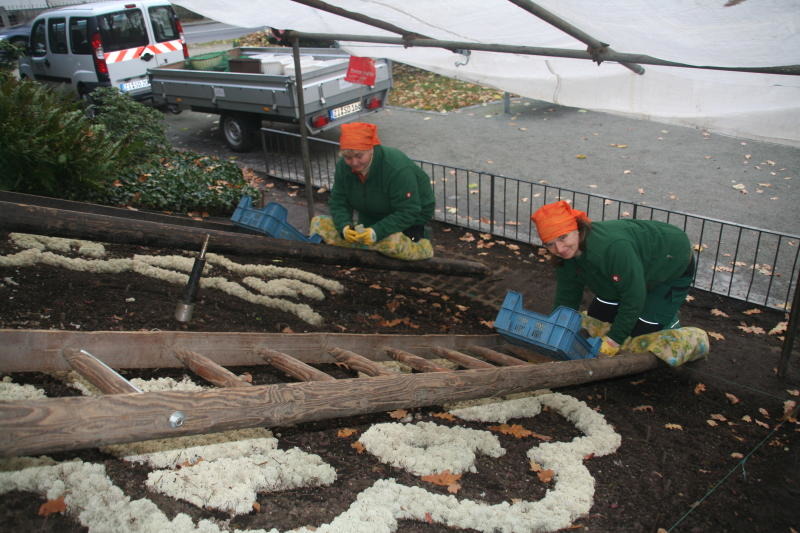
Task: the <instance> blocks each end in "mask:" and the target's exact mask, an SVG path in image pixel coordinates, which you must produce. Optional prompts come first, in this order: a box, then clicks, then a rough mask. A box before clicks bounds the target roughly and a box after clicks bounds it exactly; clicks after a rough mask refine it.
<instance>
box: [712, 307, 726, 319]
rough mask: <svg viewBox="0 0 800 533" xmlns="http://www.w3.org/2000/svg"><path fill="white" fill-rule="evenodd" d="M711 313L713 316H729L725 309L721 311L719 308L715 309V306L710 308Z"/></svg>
mask: <svg viewBox="0 0 800 533" xmlns="http://www.w3.org/2000/svg"><path fill="white" fill-rule="evenodd" d="M711 314H712V315H714V316H721V317H725V318H730V317H729V316H728V314H727V313H726V312H725V311H721V310H719V309H716V308H714V309H712V310H711Z"/></svg>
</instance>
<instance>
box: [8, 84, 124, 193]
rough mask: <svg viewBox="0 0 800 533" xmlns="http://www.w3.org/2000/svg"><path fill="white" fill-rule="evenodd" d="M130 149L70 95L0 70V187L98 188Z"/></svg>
mask: <svg viewBox="0 0 800 533" xmlns="http://www.w3.org/2000/svg"><path fill="white" fill-rule="evenodd" d="M129 154H130V151H129V149H128V147H127V146H126V145H125V143H123V142H120V141H116V140H114V139H113V138H111V137H110V136H109V135H108V134H107V132H106V130H105V128H104V127H103V126H101V125H96V124H92V123H91V122H90V121H89V119H87V118H86V116H85V114H84V112H83V110H82V109H81V108H80V106H79V105H78V103H77V101H75V100H74V99H72V98H71V97H68V96H65V95H63V94H60V93H57V92H55V91H52V90H50V89H49V88H48V87H47V86H45V85H41V84H39V83H36V82H32V81H24V80H23V81H19V80H17V79H15V78H14V77H13V76H11V75H0V169H2V170H0V188H2V189H7V190H12V191H19V192H25V193H31V194H40V195H45V196H58V197H62V198H71V199H78V198H80V197H82V196H84V195H87V194H94V193H97V191H99V190H102V189H103V188H104V187H105V185H106V184H107V183H109V182H110V181H111V180H113V177H114V176H116V175H117V174H118V173H119V171H120V169H121V168H122V166H124V164H126V163H127V162H128V161H129Z"/></svg>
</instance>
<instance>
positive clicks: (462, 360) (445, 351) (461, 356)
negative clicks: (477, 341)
mask: <svg viewBox="0 0 800 533" xmlns="http://www.w3.org/2000/svg"><path fill="white" fill-rule="evenodd" d="M431 351H432V352H433V353H435V354H437V355H441V356H442V357H444V358H445V359H449V360H450V361H453V362H454V363H458V364H459V365H461V366H463V367H464V368H494V365H493V364H491V363H487V362H486V361H481V360H480V359H476V358H474V357H472V356H471V355H467V354H465V353H461V352H459V351H456V350H451V349H449V348H442V347H441V346H434V347H433V348H431Z"/></svg>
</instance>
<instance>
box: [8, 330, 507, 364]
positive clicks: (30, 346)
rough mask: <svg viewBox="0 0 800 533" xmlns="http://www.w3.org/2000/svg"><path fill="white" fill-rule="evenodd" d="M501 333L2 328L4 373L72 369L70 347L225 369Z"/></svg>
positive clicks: (469, 341)
mask: <svg viewBox="0 0 800 533" xmlns="http://www.w3.org/2000/svg"><path fill="white" fill-rule="evenodd" d="M500 342H502V339H501V337H499V336H498V335H385V334H378V335H367V334H354V333H289V334H287V333H223V332H213V333H211V332H190V331H57V330H30V329H0V372H6V373H7V372H58V371H64V370H70V368H71V367H70V366H69V364H67V362H66V361H65V360H64V358H63V357H62V355H61V354H62V351H63V350H64V349H65V348H84V349H86V350H87V351H89V352H92V353H97V354H103V361H104V362H105V363H106V364H107V365H108V366H110V367H112V368H115V369H122V368H179V367H181V366H182V365H181V363H180V361H178V360H177V359H175V357H173V355H172V350H174V349H175V348H181V349H185V350H190V351H194V352H199V353H209V354H214V361H215V362H216V363H217V364H219V365H221V366H224V367H226V368H230V367H232V366H249V365H260V364H264V360H263V359H261V357H259V355H258V354H257V353H256V350H257V349H258V348H260V347H262V346H269V347H270V348H272V349H273V350H278V351H281V352H285V353H291V354H292V356H293V357H295V358H297V359H299V360H301V361H303V362H304V363H311V364H321V363H335V362H336V360H335V359H334V358H333V356H331V355H330V354H329V353H328V350H329V349H330V348H331V347H337V348H341V349H343V350H350V351H353V352H356V353H358V354H361V355H363V356H364V357H366V358H367V359H370V360H372V361H390V360H391V358H390V357H389V356H387V355H386V353H385V352H384V351H383V348H384V346H387V345H389V346H394V347H396V348H401V349H403V350H406V351H409V352H413V353H421V352H422V351H424V350H428V349H430V347H431V346H444V347H446V348H452V349H454V350H463V349H464V348H465V347H466V346H470V345H473V344H480V345H483V346H495V345H497V344H498V343H500Z"/></svg>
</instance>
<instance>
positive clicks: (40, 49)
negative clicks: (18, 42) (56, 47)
mask: <svg viewBox="0 0 800 533" xmlns="http://www.w3.org/2000/svg"><path fill="white" fill-rule="evenodd" d="M44 22H45V21H44V19H42V20H37V21H36V23H35V24H34V25H33V29H32V30H31V54H32V55H33V57H43V56H46V55H47V32H46V31H45V25H44Z"/></svg>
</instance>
